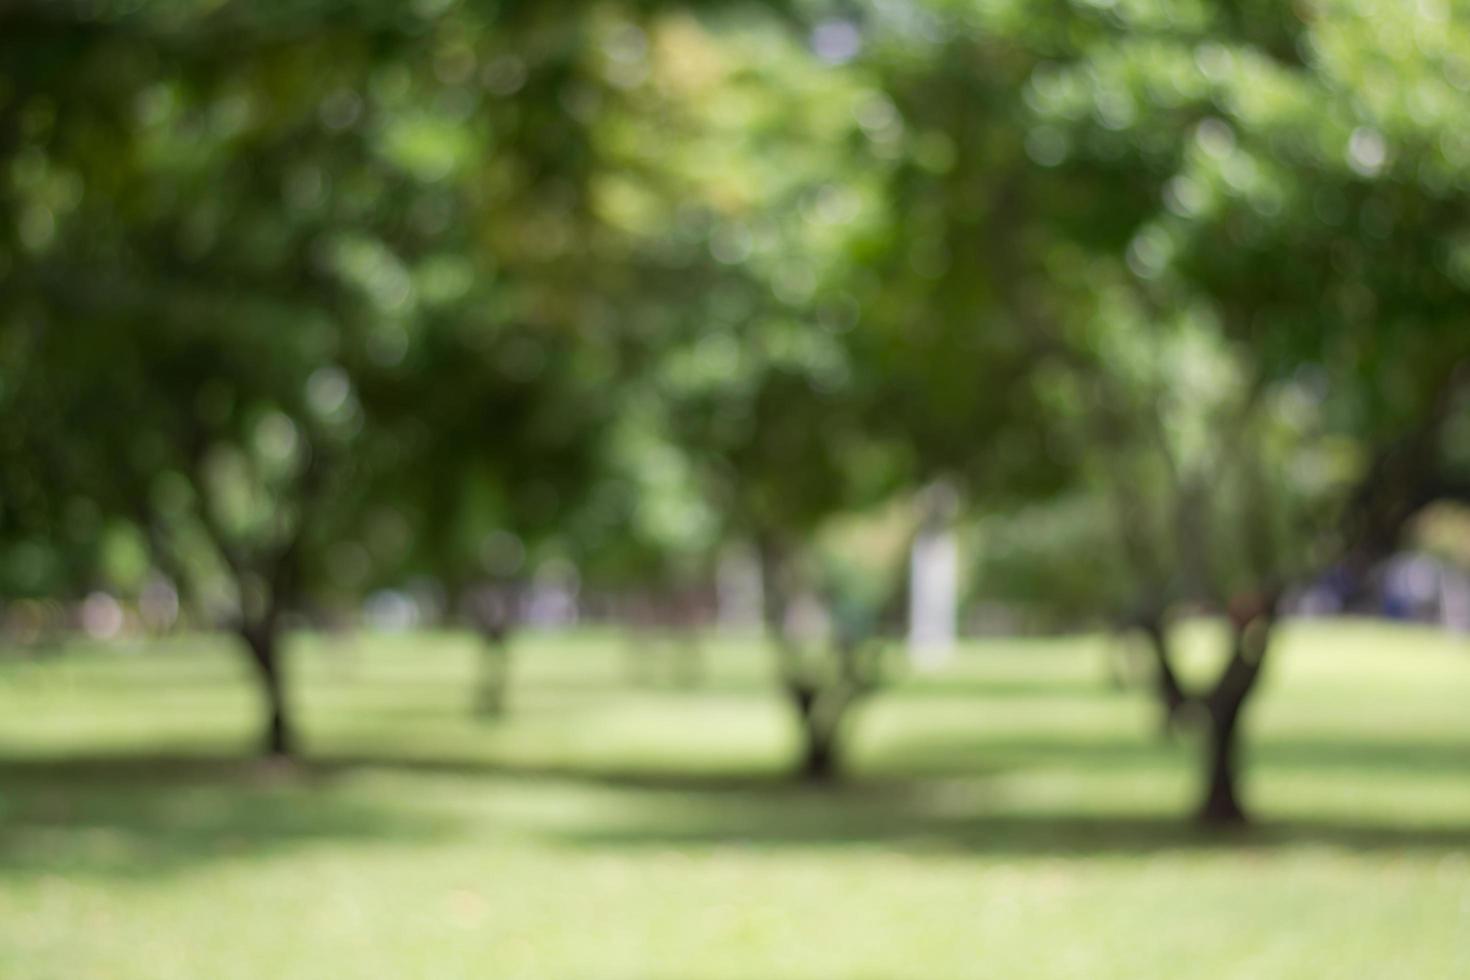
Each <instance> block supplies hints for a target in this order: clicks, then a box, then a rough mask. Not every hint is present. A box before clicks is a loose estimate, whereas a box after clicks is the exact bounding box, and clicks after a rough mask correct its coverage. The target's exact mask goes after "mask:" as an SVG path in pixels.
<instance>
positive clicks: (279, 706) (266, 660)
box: [241, 623, 296, 759]
mask: <svg viewBox="0 0 1470 980" xmlns="http://www.w3.org/2000/svg"><path fill="white" fill-rule="evenodd" d="M241 634H242V636H243V638H244V640H245V645H246V647H247V648H248V649H249V651H250V662H251V663H252V664H253V665H254V666H255V672H256V675H257V678H258V679H259V681H260V689H261V693H262V694H264V695H265V704H266V727H265V738H264V740H263V742H262V744H261V748H262V750H263V752H264V754H265V755H266V757H268V758H276V759H284V758H290V757H291V756H293V755H294V754H295V753H296V734H295V726H294V725H292V723H291V717H290V710H289V707H288V705H287V703H286V686H285V677H284V676H283V666H282V664H281V659H280V652H279V635H278V633H277V630H276V627H275V625H274V624H271V623H261V624H254V625H250V626H246V627H244V628H243V629H242V631H241Z"/></svg>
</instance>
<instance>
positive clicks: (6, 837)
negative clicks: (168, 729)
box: [0, 755, 450, 879]
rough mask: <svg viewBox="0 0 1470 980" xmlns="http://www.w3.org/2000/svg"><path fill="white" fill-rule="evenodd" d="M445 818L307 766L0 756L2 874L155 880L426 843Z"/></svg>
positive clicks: (157, 758) (186, 759)
mask: <svg viewBox="0 0 1470 980" xmlns="http://www.w3.org/2000/svg"><path fill="white" fill-rule="evenodd" d="M449 830H450V825H449V824H448V823H447V822H446V821H443V820H436V819H434V818H433V817H432V816H427V815H423V814H419V813H415V812H413V811H411V810H405V809H404V808H401V807H395V806H392V805H390V801H384V802H381V803H380V802H376V801H370V800H365V799H363V798H361V797H360V796H356V795H353V794H351V793H347V792H341V791H339V790H338V788H337V787H335V786H334V785H333V780H332V779H331V773H330V772H324V771H319V770H317V769H315V768H314V767H310V766H306V767H300V766H290V765H280V764H268V763H260V762H247V761H241V760H233V759H221V758H206V757H190V756H174V755H169V756H162V755H160V756H121V757H106V756H96V757H69V758H64V759H58V760H39V759H38V760H5V761H0V879H3V878H5V877H10V876H16V875H26V874H62V875H65V874H70V873H80V874H89V875H90V874H98V875H114V876H122V877H155V876H158V875H162V874H168V873H171V872H175V871H178V870H182V869H184V868H187V867H189V866H192V865H195V864H198V863H200V862H207V861H211V860H229V859H241V858H250V857H256V856H261V855H265V854H271V853H276V852H281V851H287V850H290V849H292V848H296V847H301V846H305V845H310V844H312V843H315V842H325V841H332V842H338V843H340V842H343V841H346V842H361V843H364V844H371V843H374V842H380V841H388V840H430V839H434V838H436V837H440V836H443V835H444V834H446V833H448V832H449Z"/></svg>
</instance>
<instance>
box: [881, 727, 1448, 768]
mask: <svg viewBox="0 0 1470 980" xmlns="http://www.w3.org/2000/svg"><path fill="white" fill-rule="evenodd" d="M1197 751H1198V746H1197V742H1196V739H1195V737H1194V736H1193V735H1191V734H1190V733H1188V732H1185V733H1180V734H1177V735H1173V736H1166V735H1164V734H1162V733H1159V734H1157V735H1154V734H1145V733H1140V734H1138V735H1135V736H1132V737H1129V736H1127V735H1121V734H1120V735H1112V736H1107V737H1102V736H1099V735H1095V734H1092V733H1088V734H1086V735H1085V736H1083V735H1076V736H1069V735H1068V734H1067V733H1066V732H1059V733H1057V734H1047V733H1037V734H1034V735H997V734H995V733H990V732H975V733H962V734H956V733H952V732H951V733H935V734H933V735H923V734H912V735H905V736H899V737H895V738H893V739H892V740H890V741H888V742H886V743H885V744H883V745H881V746H877V747H875V749H874V753H873V754H874V758H875V760H876V761H877V763H878V764H879V766H880V767H881V769H882V770H884V771H888V770H892V769H895V768H903V769H906V770H912V771H915V772H920V773H924V774H927V775H931V776H933V775H955V776H958V775H964V774H966V773H970V772H973V771H974V760H975V759H989V760H992V761H993V762H995V763H997V764H1001V765H1004V766H1005V767H1007V768H1025V767H1035V766H1050V765H1057V764H1062V765H1066V766H1069V767H1074V768H1079V769H1083V768H1085V769H1086V770H1088V771H1089V772H1125V771H1136V770H1142V769H1157V768H1160V767H1172V766H1175V765H1177V764H1178V763H1179V761H1180V760H1181V759H1187V760H1188V761H1189V762H1190V763H1191V764H1192V763H1193V762H1194V760H1195V755H1196V753H1197ZM1242 751H1243V753H1244V755H1245V758H1246V759H1247V764H1248V765H1249V766H1250V767H1251V769H1252V770H1256V769H1258V768H1269V769H1276V770H1283V769H1289V770H1297V771H1303V772H1332V771H1343V772H1347V771H1358V772H1363V773H1402V774H1414V775H1424V776H1434V775H1454V776H1465V777H1470V746H1465V745H1461V744H1458V743H1456V742H1454V741H1452V740H1449V739H1446V740H1443V741H1429V740H1423V739H1416V740H1413V741H1384V740H1382V739H1374V738H1372V737H1364V736H1347V735H1344V736H1334V737H1321V738H1317V737H1310V736H1265V737H1258V738H1254V739H1251V738H1248V739H1247V740H1246V744H1245V745H1244V746H1243V747H1242Z"/></svg>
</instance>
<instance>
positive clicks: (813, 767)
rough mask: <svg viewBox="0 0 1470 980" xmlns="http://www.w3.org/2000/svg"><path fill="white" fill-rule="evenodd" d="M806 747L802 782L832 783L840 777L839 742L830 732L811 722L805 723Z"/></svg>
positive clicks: (803, 754)
mask: <svg viewBox="0 0 1470 980" xmlns="http://www.w3.org/2000/svg"><path fill="white" fill-rule="evenodd" d="M802 731H803V732H804V733H805V735H806V746H805V749H804V750H803V752H802V758H801V780H802V782H806V783H814V784H819V783H831V782H835V781H836V779H837V776H838V764H837V763H838V759H837V740H836V739H834V738H833V737H832V735H831V733H830V732H826V731H824V730H822V728H821V727H820V726H815V725H813V724H812V723H811V722H810V721H807V722H804V723H803V725H802Z"/></svg>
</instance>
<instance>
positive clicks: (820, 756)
mask: <svg viewBox="0 0 1470 980" xmlns="http://www.w3.org/2000/svg"><path fill="white" fill-rule="evenodd" d="M787 690H788V691H789V692H790V695H791V703H792V706H793V707H794V708H795V709H796V718H797V721H798V722H799V723H800V725H801V739H802V748H801V765H800V767H799V768H798V770H797V776H798V777H799V778H800V779H801V780H802V781H803V782H807V783H830V782H833V781H834V780H836V779H837V776H838V762H839V759H838V753H837V728H838V725H837V721H838V720H839V719H838V718H836V717H833V718H829V717H825V716H824V715H823V713H822V711H821V710H820V709H821V708H823V707H824V705H822V704H821V703H820V702H821V693H820V692H819V691H817V690H816V689H815V688H813V687H810V686H805V685H799V684H792V685H788V688H787Z"/></svg>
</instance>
